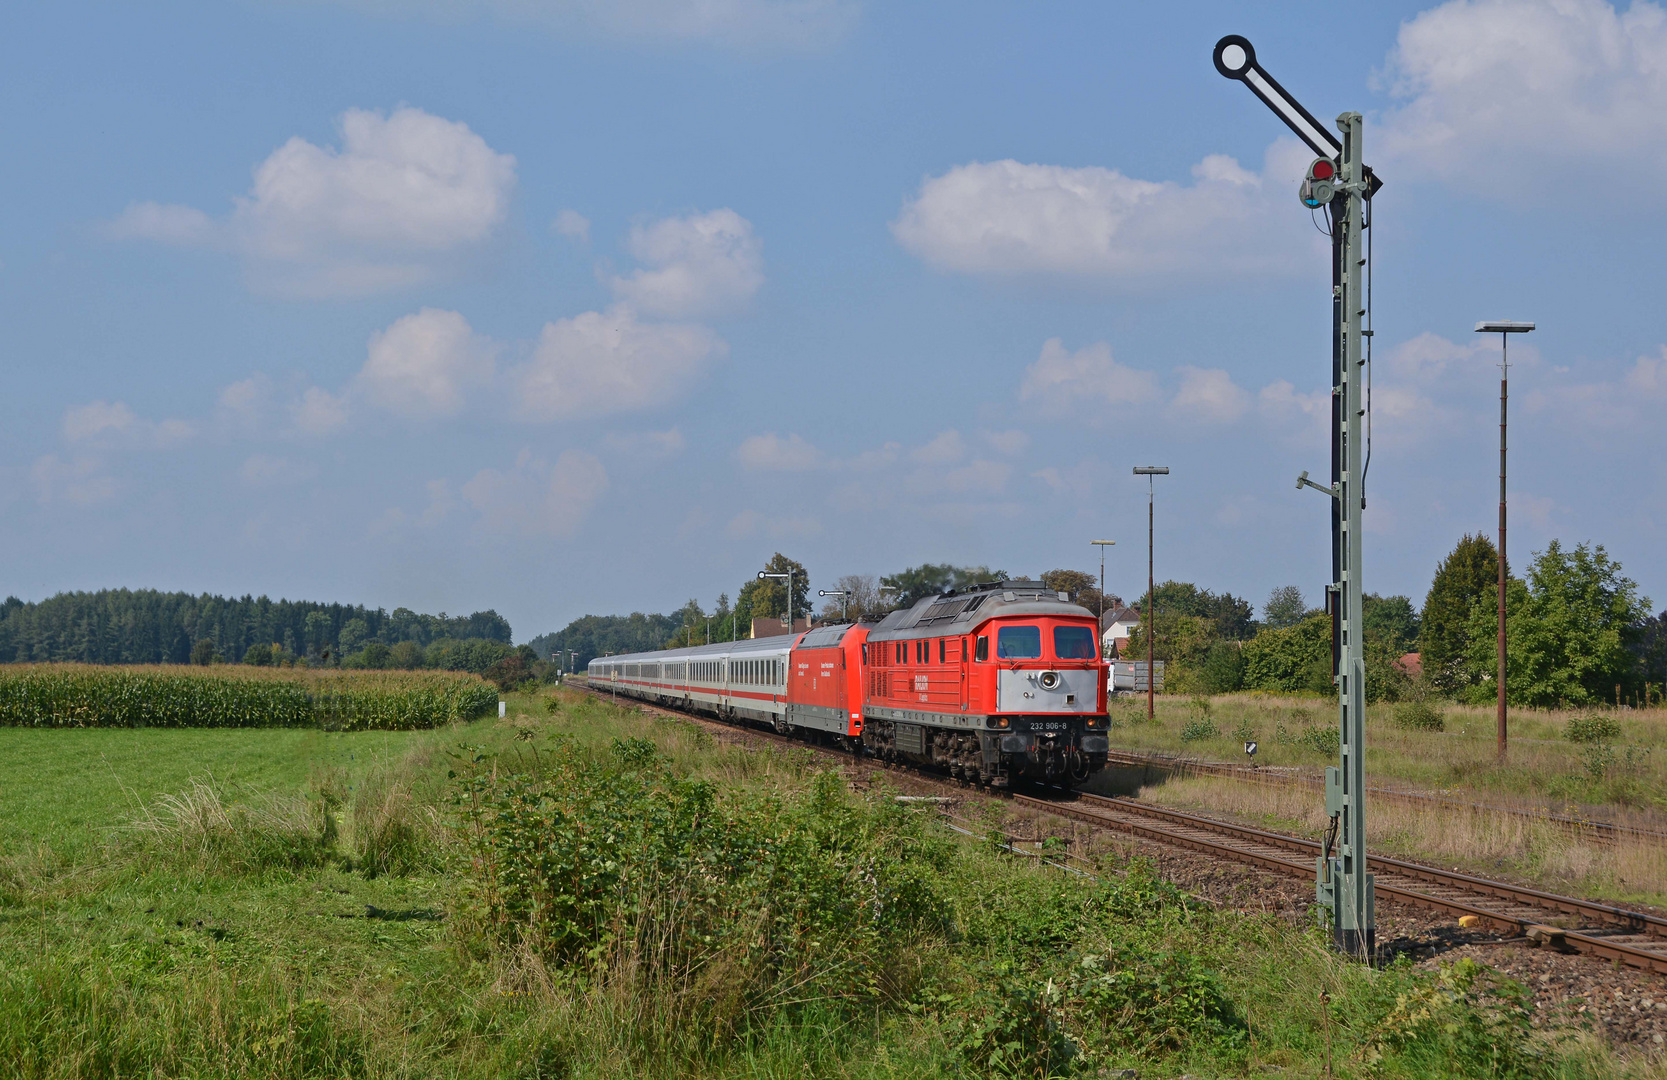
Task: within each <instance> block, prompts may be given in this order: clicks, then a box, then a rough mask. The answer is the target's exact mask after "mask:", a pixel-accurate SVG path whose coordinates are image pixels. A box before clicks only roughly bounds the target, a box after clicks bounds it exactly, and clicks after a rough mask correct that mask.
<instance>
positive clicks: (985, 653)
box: [973, 634, 990, 660]
mask: <svg viewBox="0 0 1667 1080" xmlns="http://www.w3.org/2000/svg"><path fill="white" fill-rule="evenodd" d="M973 656H974V657H975V658H976V659H978V660H988V659H989V658H990V639H989V638H987V637H985V636H984V635H983V634H979V635H978V645H977V647H976V652H974V654H973Z"/></svg>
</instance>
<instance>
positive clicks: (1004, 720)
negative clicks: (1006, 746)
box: [990, 716, 1013, 728]
mask: <svg viewBox="0 0 1667 1080" xmlns="http://www.w3.org/2000/svg"><path fill="white" fill-rule="evenodd" d="M1012 723H1013V721H1012V720H1011V719H1010V718H1008V717H1005V716H998V717H996V718H995V719H993V720H991V721H990V724H991V726H993V727H998V728H1004V727H1008V726H1010V725H1011V724H1012Z"/></svg>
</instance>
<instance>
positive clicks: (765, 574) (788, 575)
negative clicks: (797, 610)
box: [758, 570, 793, 637]
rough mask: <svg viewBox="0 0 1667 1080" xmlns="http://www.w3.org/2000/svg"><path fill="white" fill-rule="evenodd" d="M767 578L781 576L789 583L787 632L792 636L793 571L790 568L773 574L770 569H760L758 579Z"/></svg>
mask: <svg viewBox="0 0 1667 1080" xmlns="http://www.w3.org/2000/svg"><path fill="white" fill-rule="evenodd" d="M765 578H781V579H782V580H783V581H785V582H786V583H787V633H788V636H789V637H791V636H792V634H793V571H791V570H789V571H787V572H786V573H785V574H772V573H770V572H769V571H768V570H760V571H759V572H758V580H759V581H763V580H764V579H765Z"/></svg>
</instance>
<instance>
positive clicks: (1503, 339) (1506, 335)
mask: <svg viewBox="0 0 1667 1080" xmlns="http://www.w3.org/2000/svg"><path fill="white" fill-rule="evenodd" d="M1533 329H1534V324H1533V323H1531V322H1510V321H1508V320H1502V321H1499V322H1479V323H1477V324H1476V332H1477V333H1478V334H1498V335H1499V560H1498V561H1499V642H1498V651H1499V656H1498V665H1497V667H1498V670H1497V671H1496V672H1495V674H1494V688H1495V690H1496V691H1497V692H1498V695H1499V700H1498V704H1497V710H1498V713H1499V751H1498V753H1499V763H1500V764H1501V765H1503V764H1504V763H1505V402H1506V400H1507V393H1506V391H1507V389H1508V378H1509V375H1510V368H1511V356H1510V340H1511V335H1512V334H1526V333H1529V332H1531V331H1532V330H1533Z"/></svg>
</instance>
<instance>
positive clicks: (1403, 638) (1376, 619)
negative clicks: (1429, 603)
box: [1360, 593, 1418, 653]
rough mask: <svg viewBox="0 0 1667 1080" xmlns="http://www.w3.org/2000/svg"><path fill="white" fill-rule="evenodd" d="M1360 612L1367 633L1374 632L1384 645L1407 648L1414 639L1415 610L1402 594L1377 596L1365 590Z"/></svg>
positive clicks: (1415, 636)
mask: <svg viewBox="0 0 1667 1080" xmlns="http://www.w3.org/2000/svg"><path fill="white" fill-rule="evenodd" d="M1363 599H1364V601H1365V603H1364V606H1363V608H1362V610H1361V613H1360V623H1361V626H1362V627H1363V628H1364V629H1365V631H1366V633H1367V634H1368V635H1371V634H1376V635H1377V636H1378V637H1379V638H1381V639H1382V641H1383V644H1384V647H1385V648H1390V649H1398V650H1399V651H1400V652H1401V653H1405V652H1407V651H1408V650H1410V649H1411V648H1412V647H1413V646H1414V645H1415V644H1417V642H1418V613H1417V612H1415V611H1413V610H1412V601H1411V600H1409V599H1407V598H1406V597H1404V596H1379V595H1377V594H1376V593H1367V594H1366V595H1365V597H1363Z"/></svg>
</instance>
